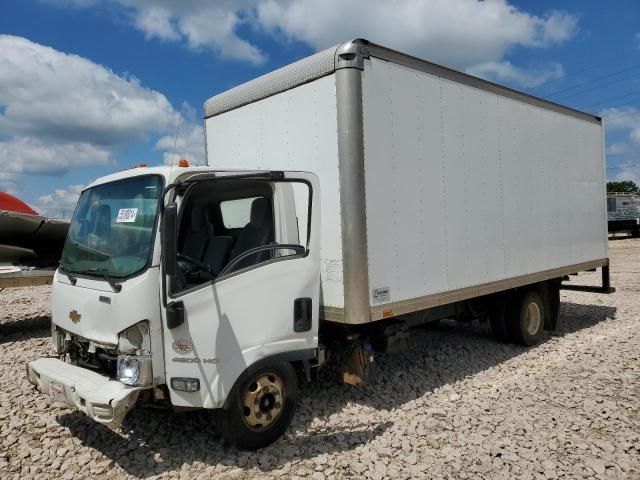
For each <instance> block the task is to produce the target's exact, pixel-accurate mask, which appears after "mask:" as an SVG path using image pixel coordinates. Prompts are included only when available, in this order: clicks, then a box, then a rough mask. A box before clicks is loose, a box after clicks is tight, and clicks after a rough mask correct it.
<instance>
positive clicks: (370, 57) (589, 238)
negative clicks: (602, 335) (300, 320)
mask: <svg viewBox="0 0 640 480" xmlns="http://www.w3.org/2000/svg"><path fill="white" fill-rule="evenodd" d="M205 119H206V120H205V125H206V148H207V160H208V163H209V165H211V166H213V167H234V168H239V169H260V170H302V171H310V172H314V173H316V174H317V175H318V176H319V177H320V184H321V202H322V203H321V205H322V219H321V220H322V222H321V225H322V232H321V237H322V242H321V243H322V252H321V255H322V272H321V276H322V292H321V299H322V307H321V315H322V317H323V318H325V319H326V320H332V321H335V322H342V323H349V324H360V323H367V322H370V321H373V320H378V319H381V318H384V317H389V316H397V315H400V314H404V313H409V312H413V311H417V310H422V309H425V308H429V307H433V306H436V305H443V304H447V303H451V302H455V301H460V300H465V299H469V298H473V297H476V296H480V295H485V294H488V293H493V292H496V291H501V290H506V289H509V288H514V287H518V286H521V285H525V284H529V283H535V282H539V281H543V280H546V279H551V278H558V277H561V276H563V275H566V274H569V273H575V272H578V271H581V270H586V269H590V268H595V267H599V266H603V265H606V264H607V259H606V257H607V216H606V202H605V162H604V151H603V125H602V121H601V119H600V118H598V117H595V116H593V115H589V114H586V113H583V112H579V111H576V110H572V109H570V108H567V107H564V106H561V105H558V104H554V103H551V102H548V101H545V100H542V99H539V98H535V97H532V96H529V95H526V94H524V93H520V92H517V91H515V90H511V89H509V88H505V87H502V86H499V85H496V84H493V83H490V82H487V81H484V80H481V79H478V78H476V77H473V76H469V75H466V74H463V73H461V72H458V71H454V70H451V69H448V68H445V67H442V66H439V65H435V64H433V63H430V62H426V61H423V60H420V59H417V58H414V57H411V56H408V55H404V54H401V53H398V52H396V51H393V50H389V49H387V48H384V47H381V46H379V45H374V44H372V43H370V42H367V41H365V40H355V41H352V42H347V43H345V44H342V45H339V46H337V47H334V48H330V49H328V50H325V51H323V52H320V53H318V54H316V55H313V56H311V57H309V58H306V59H303V60H301V61H299V62H296V63H294V64H292V65H289V66H287V67H284V68H282V69H280V70H276V71H275V72H272V73H269V74H267V75H265V76H263V77H260V78H257V79H256V80H253V81H251V82H248V83H246V84H243V85H240V86H238V87H236V88H234V89H231V90H229V91H227V92H224V93H221V94H220V95H217V96H215V97H213V98H211V99H209V100H208V101H207V102H206V103H205Z"/></svg>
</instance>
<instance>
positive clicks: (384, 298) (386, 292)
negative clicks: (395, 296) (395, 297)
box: [372, 287, 391, 304]
mask: <svg viewBox="0 0 640 480" xmlns="http://www.w3.org/2000/svg"><path fill="white" fill-rule="evenodd" d="M372 296H373V303H374V304H375V303H387V302H389V301H390V300H391V289H390V288H389V287H381V288H374V289H373V295H372Z"/></svg>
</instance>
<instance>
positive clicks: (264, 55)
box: [0, 0, 640, 215]
mask: <svg viewBox="0 0 640 480" xmlns="http://www.w3.org/2000/svg"><path fill="white" fill-rule="evenodd" d="M367 5H368V8H366V9H363V8H362V2H355V1H352V0H341V1H339V2H338V1H336V0H325V1H323V2H318V1H314V0H254V1H250V0H237V1H230V0H217V1H205V0H181V1H180V0H155V1H150V0H106V1H98V0H38V1H35V0H33V1H32V0H21V1H19V2H18V1H13V2H8V1H5V2H3V6H2V8H1V14H0V35H2V36H0V165H2V169H0V190H8V191H10V192H12V193H15V194H16V195H18V196H19V197H21V198H23V199H24V200H26V201H27V202H28V203H30V204H31V205H33V206H35V207H36V208H37V209H40V210H42V211H44V212H45V213H48V214H50V215H60V214H63V213H64V214H65V215H69V214H70V213H71V211H72V209H73V205H74V203H75V200H76V198H77V194H78V192H79V190H80V189H81V187H82V185H85V184H87V183H88V182H90V181H91V180H92V179H94V178H96V177H98V176H100V175H104V174H107V173H110V172H113V171H116V170H120V169H122V168H125V167H128V166H131V165H133V164H138V163H141V162H145V163H148V164H150V165H154V164H162V163H163V162H166V161H170V159H171V158H172V151H173V145H174V140H175V133H176V127H177V123H178V117H179V115H181V120H180V135H179V137H178V142H177V147H176V155H175V156H176V158H182V157H186V158H189V159H190V160H192V161H196V162H201V161H202V155H203V145H202V131H201V120H200V118H201V112H202V104H203V102H204V101H205V100H206V99H207V98H208V97H210V96H212V95H214V94H216V93H218V92H221V91H223V90H225V89H227V88H230V87H233V86H235V85H237V84H239V83H242V82H244V81H246V80H249V79H251V78H254V77H256V76H259V75H261V74H263V73H265V72H268V71H270V70H273V69H274V68H277V67H280V66H282V65H286V64H288V63H290V62H292V61H295V60H297V59H299V58H302V57H304V56H306V55H308V54H311V53H313V52H314V51H317V50H319V49H322V48H325V47H328V46H331V45H333V44H337V43H339V42H341V41H344V40H346V39H349V38H354V37H365V38H368V39H370V40H372V41H375V42H378V43H382V44H384V45H387V46H390V47H392V48H396V49H398V50H402V51H408V52H410V53H413V54H415V55H418V56H421V57H423V58H427V59H431V60H433V61H436V62H438V63H443V64H446V65H449V66H452V67H454V68H458V69H461V70H465V71H467V72H469V73H472V74H476V75H480V76H483V77H485V78H488V79H490V80H493V81H496V82H499V83H503V84H506V85H509V86H511V87H514V88H517V89H520V90H524V91H527V92H530V93H532V94H534V95H538V96H543V97H544V96H546V97H548V98H549V99H551V100H554V101H557V102H559V103H563V104H566V105H569V106H572V107H575V108H579V109H583V110H587V111H591V112H595V113H598V114H601V115H603V116H604V117H605V118H606V119H607V120H608V121H607V125H608V128H607V152H608V155H607V156H608V175H609V177H610V178H611V179H632V180H635V181H637V182H638V181H640V166H639V165H640V2H638V1H637V0H619V1H607V2H604V1H601V0H600V1H598V0H582V1H581V0H574V1H564V2H557V1H550V0H538V1H515V0H509V1H507V0H487V1H485V2H479V1H477V0H430V1H428V0H425V1H418V0H398V1H397V2H395V3H393V2H387V1H377V0H372V1H370V2H368V3H367Z"/></svg>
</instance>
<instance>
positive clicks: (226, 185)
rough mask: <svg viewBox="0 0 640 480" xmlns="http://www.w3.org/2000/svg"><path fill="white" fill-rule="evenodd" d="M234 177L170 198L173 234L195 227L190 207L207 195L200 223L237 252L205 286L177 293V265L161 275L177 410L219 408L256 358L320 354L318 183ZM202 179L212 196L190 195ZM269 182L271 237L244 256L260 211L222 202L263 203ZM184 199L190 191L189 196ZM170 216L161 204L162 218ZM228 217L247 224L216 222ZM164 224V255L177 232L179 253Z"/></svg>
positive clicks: (271, 175)
mask: <svg viewBox="0 0 640 480" xmlns="http://www.w3.org/2000/svg"><path fill="white" fill-rule="evenodd" d="M235 176H236V177H242V178H238V179H237V180H233V179H232V178H231V176H229V177H226V178H225V177H220V178H218V177H216V178H215V179H210V180H202V181H198V182H195V181H194V182H193V185H190V186H189V188H187V189H184V190H183V194H182V196H178V197H177V198H176V201H177V202H179V206H176V207H175V208H176V211H177V215H176V218H177V219H176V224H177V225H175V227H171V226H170V225H169V227H170V228H169V230H171V229H173V231H175V232H180V235H184V232H185V231H189V228H190V227H189V226H188V225H187V224H184V223H185V222H189V221H190V220H189V219H193V218H195V219H196V221H195V223H198V219H197V217H198V215H199V214H198V212H196V214H195V216H194V215H193V211H191V210H190V209H191V208H192V207H191V206H192V205H197V204H199V205H202V204H203V198H204V203H205V207H206V208H205V210H206V214H207V216H208V217H207V218H209V220H210V219H211V218H213V221H212V224H207V220H206V219H205V220H204V224H205V227H206V228H214V229H215V228H216V226H217V227H218V231H220V229H222V230H223V233H225V234H228V235H224V237H225V238H226V239H227V240H225V241H226V242H227V243H228V242H232V243H233V246H232V247H231V250H232V255H230V258H229V260H228V261H227V262H226V264H225V266H224V267H223V268H222V270H221V271H220V272H219V273H218V274H217V276H216V277H215V278H213V279H211V280H208V281H203V282H202V283H199V284H196V285H193V286H189V285H188V284H187V285H186V287H181V286H180V285H179V284H180V282H179V279H178V277H180V275H181V267H180V266H179V264H180V261H179V262H178V267H177V274H176V275H175V276H170V275H165V276H164V282H165V285H164V288H163V295H165V298H164V303H165V305H166V308H165V309H164V313H163V314H164V348H165V356H166V358H165V363H166V382H167V385H168V388H169V392H170V397H171V402H172V403H173V405H175V406H188V407H205V408H217V407H221V406H222V405H223V404H224V401H225V399H226V398H227V395H228V394H229V392H230V390H231V389H232V387H233V385H234V383H235V382H236V380H237V379H238V378H239V377H240V375H241V374H242V373H243V372H244V371H245V370H246V369H247V368H248V367H249V366H251V365H252V364H254V363H255V362H257V361H259V360H261V359H264V358H266V357H270V356H274V355H283V356H284V357H286V358H290V359H292V360H295V359H297V360H302V359H312V358H314V357H315V354H316V349H317V346H318V315H319V304H318V302H319V294H320V197H319V196H320V190H319V186H318V179H317V177H316V175H314V174H310V173H301V172H284V173H283V172H268V173H265V174H264V175H263V176H264V178H262V176H260V175H259V174H256V178H247V177H250V175H248V176H241V175H235ZM200 182H208V183H207V186H206V187H201V188H200V191H202V192H205V191H208V192H210V193H206V194H198V195H200V196H199V197H197V198H196V196H195V195H196V193H190V192H196V191H197V190H196V187H197V186H198V184H199V183H200ZM203 185H204V183H203ZM265 185H268V186H269V187H270V191H271V192H272V194H271V198H268V201H269V203H270V204H271V210H272V211H271V215H268V214H267V217H270V218H271V220H272V221H273V237H272V238H270V241H269V242H268V243H267V244H266V245H263V246H258V247H256V248H257V250H258V251H260V252H261V253H262V254H261V255H258V254H254V255H249V257H252V258H253V260H248V257H247V256H245V257H242V254H240V255H238V251H240V250H241V249H242V248H241V247H242V246H241V244H243V245H245V244H247V238H249V241H248V243H249V244H250V243H251V241H253V242H254V243H255V238H251V237H252V233H251V232H249V231H244V232H243V230H245V229H250V228H252V223H258V220H256V219H255V218H251V217H252V216H255V215H257V214H258V213H260V212H253V213H252V211H251V210H252V207H250V206H248V205H246V204H245V205H242V203H241V202H235V203H234V202H232V201H231V200H229V201H225V200H224V198H227V197H234V198H235V200H241V198H242V191H243V189H246V190H247V195H248V199H247V203H248V202H249V200H251V199H252V196H255V195H258V194H257V193H256V192H258V191H261V192H266V193H263V195H264V196H265V197H268V196H269V193H268V189H266V190H260V189H259V188H258V186H260V188H264V186H265ZM207 189H209V190H207ZM230 190H234V192H235V193H230ZM190 194H192V195H194V196H193V197H192V198H191V199H190V198H189V195H190ZM221 199H222V200H221ZM207 201H210V205H209V204H206V202H207ZM225 202H227V203H225ZM263 203H264V202H263ZM216 208H217V210H215V209H216ZM168 210H170V208H169V207H167V208H165V213H166V212H167V211H168ZM214 210H215V211H214ZM225 211H228V212H231V213H226V215H227V216H229V215H234V214H235V215H240V216H241V215H242V214H243V213H242V212H244V214H245V215H248V216H247V218H246V219H245V221H247V224H246V225H245V227H243V228H239V227H238V225H237V224H233V222H234V220H233V219H231V220H229V219H227V220H225V219H222V223H221V218H220V216H224V215H225ZM247 211H248V213H247ZM262 213H264V212H262ZM216 215H217V221H216ZM225 221H226V222H227V224H224V222H225ZM164 223H165V222H164V220H163V227H162V237H163V246H162V248H163V256H164V255H167V252H168V251H171V249H172V248H173V250H174V252H179V251H180V248H182V247H181V239H180V238H179V237H180V235H178V236H177V237H175V238H174V241H175V245H176V246H175V247H171V245H169V244H170V243H171V241H172V240H171V233H167V230H166V229H165V227H167V225H164ZM168 223H170V222H169V221H168ZM254 233H255V232H254ZM243 234H244V237H243ZM176 238H177V239H176ZM213 238H216V240H215V242H214V243H217V244H224V243H225V241H222V240H220V238H218V237H217V233H216V232H215V231H214V232H213ZM283 245H286V246H283ZM221 248H222V247H221ZM254 250H255V248H254ZM210 253H211V252H210ZM245 253H246V252H245ZM174 255H175V253H174ZM213 255H214V256H215V250H213ZM234 255H235V262H234ZM177 257H178V259H180V258H181V255H180V254H179V253H178V254H177ZM243 258H244V260H243ZM187 267H188V266H187ZM171 268H172V267H167V262H166V261H163V269H164V271H165V273H171ZM176 284H178V285H176ZM172 285H173V287H172ZM186 390H193V391H186Z"/></svg>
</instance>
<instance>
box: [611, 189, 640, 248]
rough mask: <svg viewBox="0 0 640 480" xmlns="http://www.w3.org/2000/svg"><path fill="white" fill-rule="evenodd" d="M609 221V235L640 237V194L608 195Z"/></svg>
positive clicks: (612, 193)
mask: <svg viewBox="0 0 640 480" xmlns="http://www.w3.org/2000/svg"><path fill="white" fill-rule="evenodd" d="M607 220H608V230H609V233H614V234H615V233H618V232H625V233H629V234H631V235H632V236H634V237H637V236H640V194H636V193H615V192H610V193H607Z"/></svg>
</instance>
